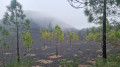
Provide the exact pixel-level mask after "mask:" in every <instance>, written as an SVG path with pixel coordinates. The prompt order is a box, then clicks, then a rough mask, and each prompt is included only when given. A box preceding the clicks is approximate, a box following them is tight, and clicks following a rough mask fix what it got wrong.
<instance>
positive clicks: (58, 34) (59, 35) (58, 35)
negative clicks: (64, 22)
mask: <svg viewBox="0 0 120 67" xmlns="http://www.w3.org/2000/svg"><path fill="white" fill-rule="evenodd" d="M53 34H54V39H55V40H56V44H55V45H56V56H57V55H58V45H59V42H62V41H64V33H63V31H62V29H61V28H60V27H59V26H58V25H56V26H55V28H54V29H53Z"/></svg>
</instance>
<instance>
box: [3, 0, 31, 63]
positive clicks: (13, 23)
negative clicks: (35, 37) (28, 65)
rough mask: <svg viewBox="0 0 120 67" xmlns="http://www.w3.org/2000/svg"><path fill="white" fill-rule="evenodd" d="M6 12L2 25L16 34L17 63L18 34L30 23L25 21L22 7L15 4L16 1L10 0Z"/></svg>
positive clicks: (18, 58)
mask: <svg viewBox="0 0 120 67" xmlns="http://www.w3.org/2000/svg"><path fill="white" fill-rule="evenodd" d="M7 10H8V11H7V12H6V13H5V15H4V18H3V24H4V25H6V26H9V27H10V29H12V30H14V32H16V45H17V62H20V53H19V41H20V32H23V29H26V28H28V27H30V26H29V23H30V22H29V21H28V19H25V14H24V13H23V10H22V6H21V5H20V3H18V2H17V0H12V1H11V4H10V5H9V6H7Z"/></svg>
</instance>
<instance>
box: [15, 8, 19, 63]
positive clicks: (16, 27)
mask: <svg viewBox="0 0 120 67" xmlns="http://www.w3.org/2000/svg"><path fill="white" fill-rule="evenodd" d="M16 28H17V62H20V54H19V27H18V22H17V8H16Z"/></svg>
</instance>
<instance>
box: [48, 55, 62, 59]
mask: <svg viewBox="0 0 120 67" xmlns="http://www.w3.org/2000/svg"><path fill="white" fill-rule="evenodd" d="M60 57H62V55H57V56H56V55H53V56H49V58H52V59H53V58H60Z"/></svg>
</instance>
